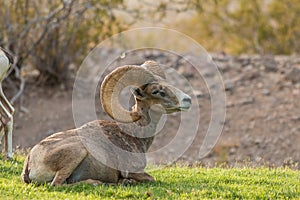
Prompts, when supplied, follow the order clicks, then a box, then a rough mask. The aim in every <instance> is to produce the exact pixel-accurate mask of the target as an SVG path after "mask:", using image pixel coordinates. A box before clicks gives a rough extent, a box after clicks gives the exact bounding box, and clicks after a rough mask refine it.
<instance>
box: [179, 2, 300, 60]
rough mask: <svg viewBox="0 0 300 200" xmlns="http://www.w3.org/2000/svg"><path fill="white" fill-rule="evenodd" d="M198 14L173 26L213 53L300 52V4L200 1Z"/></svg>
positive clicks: (197, 9)
mask: <svg viewBox="0 0 300 200" xmlns="http://www.w3.org/2000/svg"><path fill="white" fill-rule="evenodd" d="M200 5H201V6H200V7H198V8H196V7H194V8H193V9H194V10H196V11H197V14H196V15H195V16H194V17H192V18H191V19H184V20H180V21H177V22H176V23H174V24H173V26H174V27H176V28H177V29H179V30H181V31H183V32H184V33H186V34H188V35H190V36H192V37H193V38H195V39H196V40H197V41H199V42H200V43H201V44H203V45H204V47H205V48H207V49H208V50H209V51H225V52H227V53H233V54H241V53H259V54H265V53H272V54H291V53H299V52H300V41H299V37H300V26H299V25H300V1H297V0H286V1H280V0H272V1H267V0H264V1H260V0H253V1H247V0H215V1H200Z"/></svg>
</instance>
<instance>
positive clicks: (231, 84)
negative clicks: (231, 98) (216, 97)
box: [224, 80, 235, 91]
mask: <svg viewBox="0 0 300 200" xmlns="http://www.w3.org/2000/svg"><path fill="white" fill-rule="evenodd" d="M224 86H225V90H227V91H232V90H233V88H234V86H235V85H234V82H233V81H232V80H225V81H224Z"/></svg>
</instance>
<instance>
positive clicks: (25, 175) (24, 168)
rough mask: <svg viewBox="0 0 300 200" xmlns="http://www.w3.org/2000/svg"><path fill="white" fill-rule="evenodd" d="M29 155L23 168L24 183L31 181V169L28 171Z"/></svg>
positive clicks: (22, 177)
mask: <svg viewBox="0 0 300 200" xmlns="http://www.w3.org/2000/svg"><path fill="white" fill-rule="evenodd" d="M29 159H30V158H29V155H28V156H27V157H26V160H25V162H24V167H23V171H22V174H21V179H22V181H23V182H24V183H30V182H31V180H30V178H29V172H30V171H29V169H28V165H29Z"/></svg>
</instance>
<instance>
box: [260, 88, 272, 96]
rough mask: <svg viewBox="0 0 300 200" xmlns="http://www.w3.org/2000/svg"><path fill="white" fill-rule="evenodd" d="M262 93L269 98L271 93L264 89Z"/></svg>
mask: <svg viewBox="0 0 300 200" xmlns="http://www.w3.org/2000/svg"><path fill="white" fill-rule="evenodd" d="M261 93H262V94H263V95H265V96H269V95H270V94H271V93H270V91H269V90H268V89H263V90H262V91H261Z"/></svg>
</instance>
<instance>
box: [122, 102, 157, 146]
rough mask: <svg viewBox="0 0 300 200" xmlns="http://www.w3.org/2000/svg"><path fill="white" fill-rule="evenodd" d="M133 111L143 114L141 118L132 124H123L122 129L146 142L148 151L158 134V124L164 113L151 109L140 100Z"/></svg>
mask: <svg viewBox="0 0 300 200" xmlns="http://www.w3.org/2000/svg"><path fill="white" fill-rule="evenodd" d="M133 111H134V112H137V113H138V114H139V115H140V116H141V118H140V120H138V121H136V122H134V123H131V124H122V126H121V129H122V130H123V131H125V132H126V133H127V134H130V135H132V136H134V137H136V138H138V139H139V140H140V141H141V142H142V143H143V144H144V151H145V152H146V151H147V150H148V149H149V147H150V146H151V144H152V142H153V140H154V136H155V135H156V134H157V133H156V129H157V124H158V123H159V121H160V119H161V116H162V114H161V113H158V112H154V111H152V110H150V108H149V106H147V105H143V102H138V103H137V104H136V105H135V106H134V107H133Z"/></svg>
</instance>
